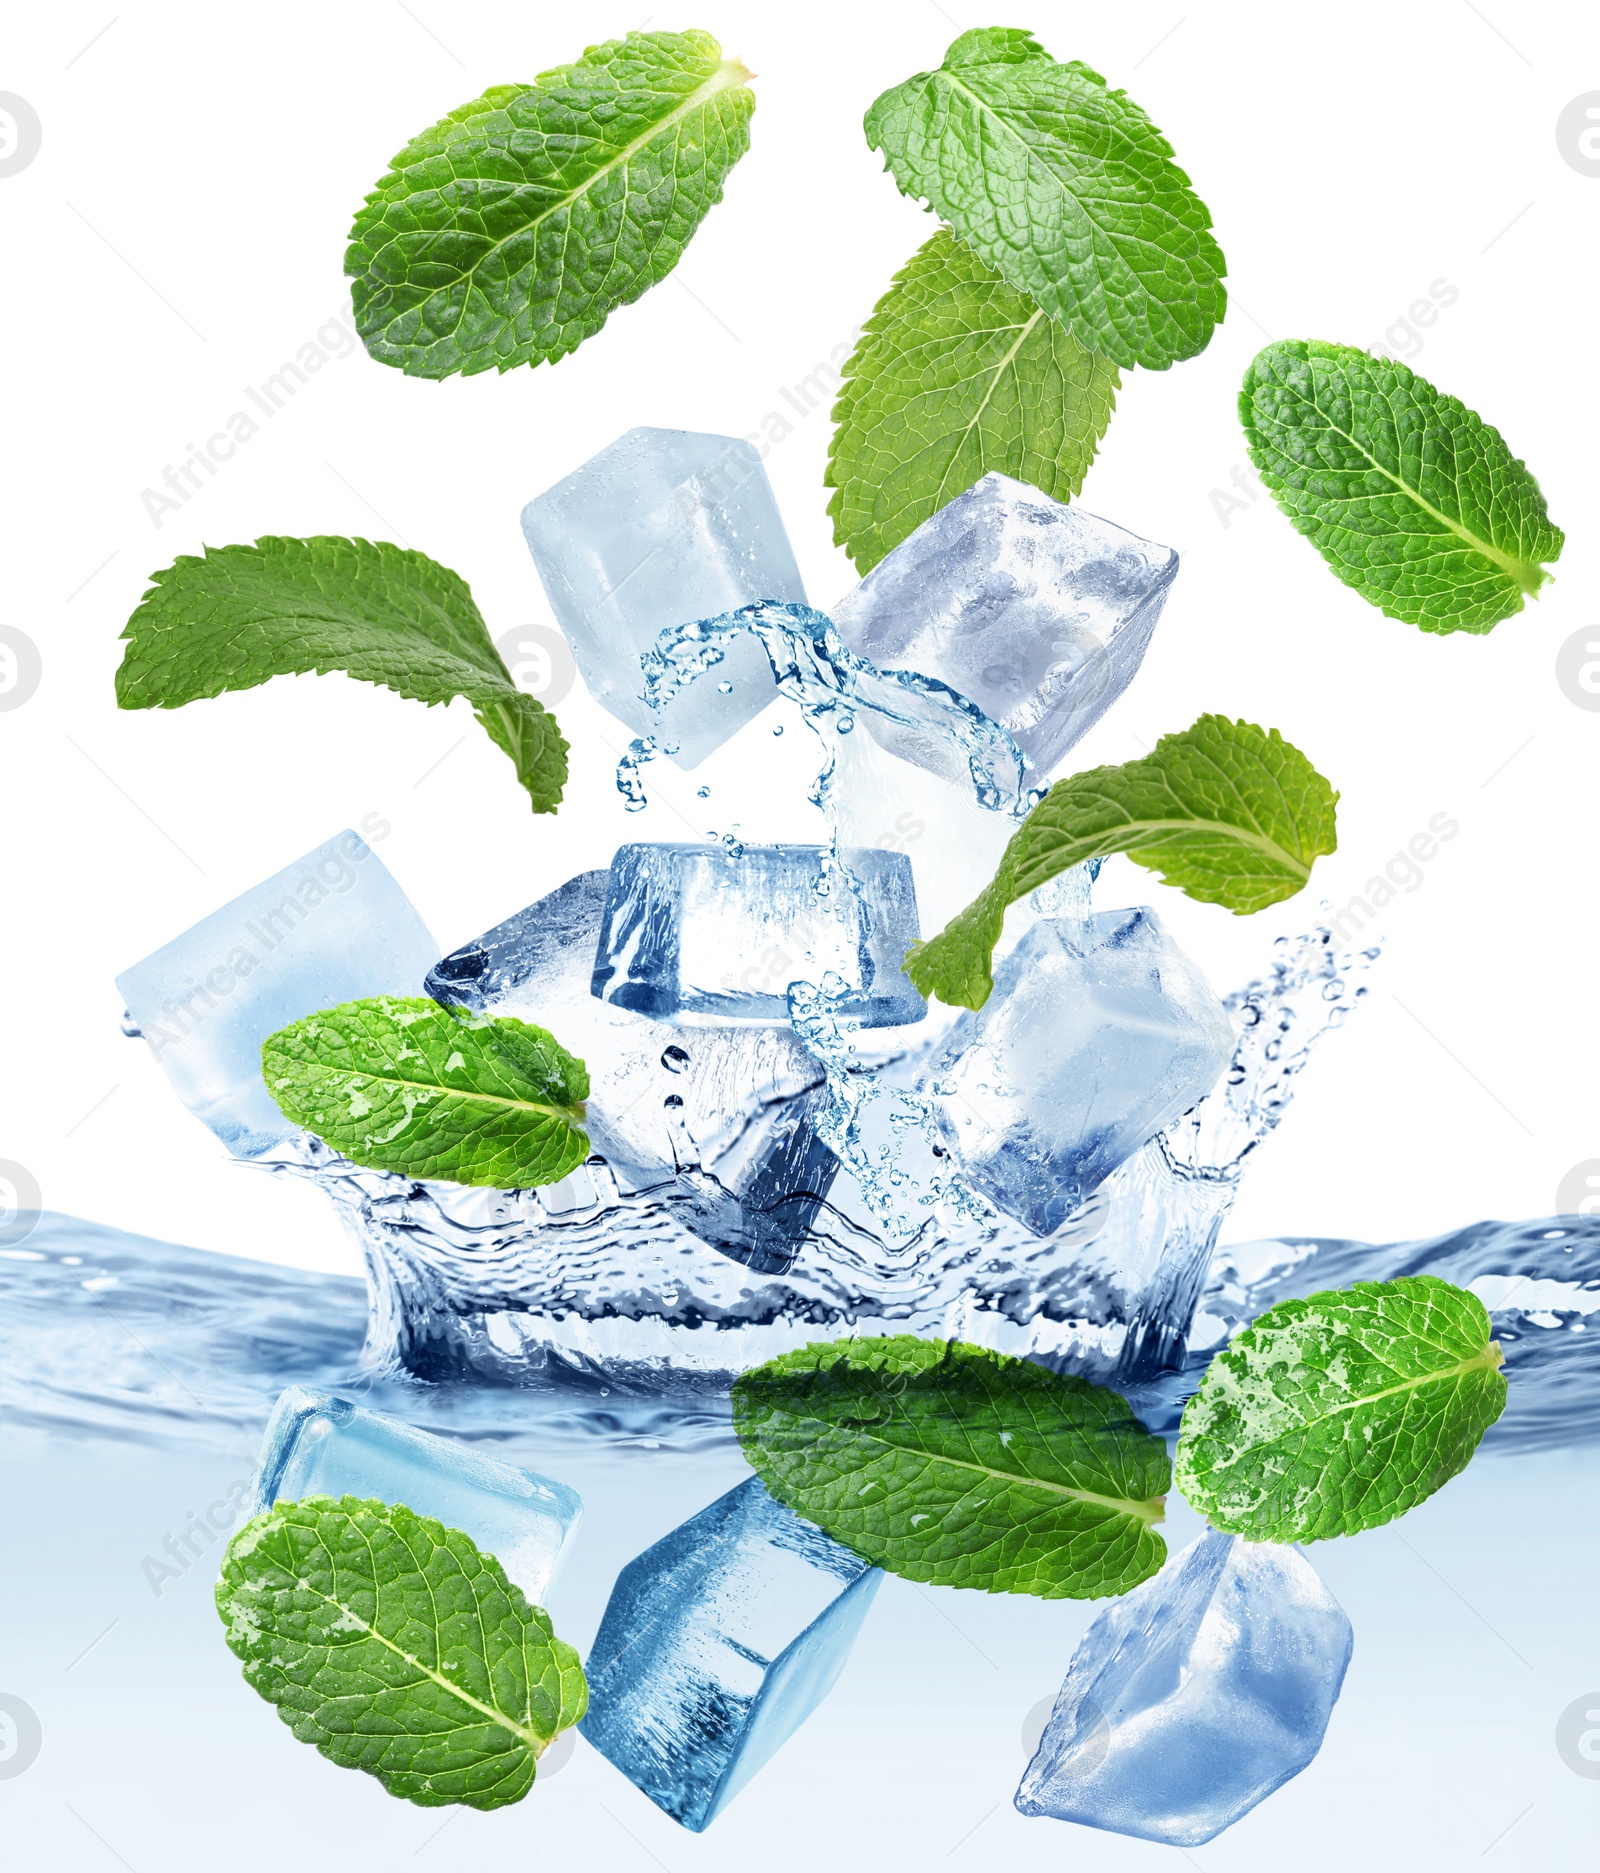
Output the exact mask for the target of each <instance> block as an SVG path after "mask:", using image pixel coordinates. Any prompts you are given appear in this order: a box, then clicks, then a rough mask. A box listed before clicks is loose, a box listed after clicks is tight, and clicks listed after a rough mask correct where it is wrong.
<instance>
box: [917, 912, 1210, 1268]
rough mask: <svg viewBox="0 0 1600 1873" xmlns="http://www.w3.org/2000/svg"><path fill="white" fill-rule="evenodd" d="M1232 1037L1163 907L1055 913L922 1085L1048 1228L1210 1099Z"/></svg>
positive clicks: (980, 1168)
mask: <svg viewBox="0 0 1600 1873" xmlns="http://www.w3.org/2000/svg"><path fill="white" fill-rule="evenodd" d="M1233 1039H1234V1037H1233V1026H1232V1023H1231V1022H1230V1021H1229V1020H1228V1016H1227V1011H1226V1010H1225V1009H1224V1008H1223V1006H1222V1003H1221V1002H1220V1001H1219V1000H1218V999H1217V997H1216V995H1215V994H1214V993H1213V991H1212V990H1211V988H1210V987H1209V985H1208V984H1207V982H1206V980H1205V978H1204V976H1202V975H1201V973H1200V971H1199V970H1198V969H1197V968H1196V967H1195V965H1194V964H1193V963H1192V962H1191V961H1190V960H1189V958H1188V957H1187V956H1185V955H1184V954H1183V952H1182V951H1181V950H1180V949H1179V948H1178V946H1177V945H1176V944H1175V943H1174V942H1173V941H1172V940H1171V938H1170V937H1168V935H1167V933H1166V932H1165V931H1164V930H1163V929H1162V927H1161V924H1160V922H1159V920H1158V919H1157V917H1156V914H1155V912H1154V911H1152V910H1120V911H1101V912H1098V913H1097V914H1095V915H1094V916H1092V917H1090V918H1088V919H1087V921H1083V920H1080V919H1073V920H1064V919H1056V918H1046V919H1044V920H1042V921H1041V922H1039V923H1037V924H1035V925H1034V927H1033V928H1032V929H1031V930H1030V931H1029V932H1028V933H1027V935H1026V936H1025V937H1023V939H1022V941H1021V942H1020V943H1019V944H1018V945H1017V947H1016V948H1015V949H1014V950H1013V951H1012V952H1011V954H1010V955H1009V956H1008V957H1007V958H1006V960H1005V961H1004V962H1003V963H1002V964H1001V965H1000V967H999V969H998V970H997V971H996V972H995V982H994V989H993V992H992V993H991V994H990V996H989V999H988V1001H987V1002H985V1003H984V1005H983V1007H982V1008H981V1009H979V1010H978V1012H977V1013H976V1014H973V1013H967V1014H964V1015H962V1017H961V1018H960V1020H959V1021H957V1022H956V1024H955V1025H954V1027H952V1029H951V1030H950V1036H949V1041H948V1043H947V1046H946V1049H945V1051H944V1053H943V1055H942V1056H941V1057H940V1058H939V1060H938V1061H937V1063H936V1065H935V1066H934V1068H933V1070H932V1073H931V1074H930V1076H929V1079H928V1081H927V1085H928V1087H929V1090H931V1091H932V1092H933V1093H934V1094H935V1096H936V1098H937V1099H938V1102H939V1113H940V1118H941V1122H942V1124H943V1127H944V1130H945V1132H946V1134H947V1136H948V1138H949V1140H950V1142H951V1143H952V1144H953V1145H954V1147H955V1149H956V1152H957V1155H958V1156H959V1158H960V1160H961V1165H962V1168H963V1170H964V1171H965V1173H966V1176H967V1177H968V1179H969V1180H970V1181H971V1182H972V1183H973V1184H975V1185H976V1186H977V1188H978V1189H979V1190H981V1191H982V1192H983V1194H984V1195H985V1196H986V1197H988V1198H989V1200H990V1201H991V1202H992V1203H994V1204H995V1206H996V1207H997V1208H998V1209H1001V1210H1004V1211H1005V1213H1006V1214H1007V1215H1008V1216H1014V1217H1016V1219H1017V1220H1018V1221H1019V1222H1022V1223H1026V1224H1027V1226H1028V1227H1029V1228H1030V1229H1032V1230H1034V1231H1035V1232H1036V1233H1037V1234H1039V1235H1041V1236H1047V1235H1051V1234H1053V1233H1054V1231H1055V1230H1057V1229H1059V1228H1060V1227H1061V1225H1062V1224H1063V1223H1064V1222H1065V1221H1066V1220H1067V1218H1068V1216H1070V1215H1071V1213H1072V1212H1073V1211H1074V1210H1075V1209H1077V1207H1078V1205H1079V1204H1080V1203H1082V1202H1083V1201H1084V1199H1085V1198H1086V1197H1088V1196H1089V1195H1090V1194H1091V1193H1092V1192H1093V1191H1094V1190H1095V1189H1096V1188H1097V1186H1098V1185H1099V1184H1100V1183H1102V1182H1103V1181H1104V1179H1105V1178H1107V1177H1109V1176H1110V1175H1111V1173H1112V1172H1113V1171H1114V1170H1115V1169H1116V1168H1117V1166H1118V1165H1119V1164H1121V1163H1122V1162H1123V1161H1124V1160H1125V1159H1127V1158H1130V1157H1132V1155H1133V1154H1134V1152H1135V1151H1137V1150H1138V1149H1139V1147H1140V1146H1141V1145H1142V1144H1144V1143H1145V1142H1146V1141H1147V1140H1149V1139H1151V1138H1153V1137H1155V1135H1156V1133H1157V1132H1159V1131H1163V1130H1164V1129H1165V1128H1166V1127H1167V1126H1168V1125H1170V1124H1171V1123H1172V1121H1173V1120H1174V1119H1176V1118H1179V1117H1181V1116H1182V1114H1183V1113H1185V1112H1187V1111H1188V1110H1189V1108H1190V1107H1191V1106H1193V1105H1195V1104H1197V1103H1198V1102H1199V1101H1200V1100H1201V1099H1203V1098H1204V1097H1205V1095H1206V1094H1207V1093H1208V1092H1209V1091H1210V1090H1211V1088H1212V1087H1213V1086H1214V1085H1215V1084H1216V1082H1217V1080H1218V1078H1219V1077H1220V1076H1221V1074H1222V1072H1223V1071H1224V1069H1225V1068H1226V1067H1227V1065H1228V1062H1229V1060H1230V1059H1231V1058H1232V1057H1233Z"/></svg>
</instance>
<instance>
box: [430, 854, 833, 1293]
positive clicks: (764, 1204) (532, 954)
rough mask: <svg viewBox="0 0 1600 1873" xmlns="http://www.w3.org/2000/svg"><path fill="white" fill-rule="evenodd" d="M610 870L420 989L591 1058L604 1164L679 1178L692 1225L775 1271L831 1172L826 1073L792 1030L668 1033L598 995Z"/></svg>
mask: <svg viewBox="0 0 1600 1873" xmlns="http://www.w3.org/2000/svg"><path fill="white" fill-rule="evenodd" d="M609 880H610V873H609V872H605V871H589V872H581V873H580V874H579V875H578V876H577V877H576V878H571V879H569V880H568V881H567V882H566V883H565V884H564V885H562V886H561V887H560V889H559V890H556V891H552V892H551V893H550V895H549V896H548V897H544V898H541V899H540V900H539V901H538V902H537V903H536V904H530V905H529V906H528V908H527V909H526V910H523V911H519V912H518V913H517V915H516V916H515V917H511V918H508V919H507V920H506V922H504V923H502V924H499V925H497V926H496V927H495V928H494V929H493V930H490V931H487V932H486V933H485V934H484V935H483V936H481V937H479V938H478V939H477V941H476V942H474V943H469V944H467V945H466V946H465V947H464V948H462V949H459V950H457V951H456V952H455V953H454V954H453V955H450V956H446V957H445V958H444V959H443V960H442V961H441V962H439V963H438V964H436V965H435V967H434V968H433V969H432V970H431V971H430V972H429V975H428V982H427V987H428V993H429V994H430V995H432V996H433V997H434V999H435V1000H436V1001H441V1002H446V1003H454V1004H456V1005H459V1006H462V1007H467V1008H472V1009H475V1010H477V1011H479V1012H494V1013H497V1014H509V1015H516V1016H519V1017H520V1018H521V1019H523V1020H525V1021H532V1022H535V1023H537V1024H538V1025H539V1026H540V1027H544V1028H548V1029H549V1031H550V1032H551V1033H552V1034H554V1035H555V1037H556V1039H557V1040H559V1041H560V1042H561V1044H562V1045H563V1046H564V1047H567V1048H570V1049H571V1051H572V1052H573V1053H575V1054H577V1055H578V1056H579V1058H580V1059H582V1060H583V1061H584V1062H585V1064H586V1065H587V1066H588V1068H589V1077H590V1088H591V1090H590V1097H589V1105H588V1119H587V1124H586V1129H587V1131H588V1134H589V1139H590V1142H591V1144H592V1145H593V1146H594V1149H595V1150H596V1151H597V1152H598V1153H599V1154H600V1156H602V1157H603V1158H605V1159H606V1161H607V1163H608V1164H610V1165H611V1167H612V1169H613V1171H614V1172H617V1173H619V1174H620V1175H621V1177H622V1179H623V1181H624V1182H625V1183H627V1184H631V1185H633V1186H635V1187H640V1186H648V1185H650V1184H652V1183H659V1182H660V1181H662V1179H664V1178H666V1179H672V1178H678V1188H676V1189H675V1191H674V1200H675V1207H676V1208H677V1210H678V1214H679V1215H680V1216H681V1217H682V1218H683V1220H684V1221H685V1222H686V1223H687V1224H688V1226H689V1227H690V1228H691V1229H693V1230H694V1231H695V1233H696V1234H698V1235H700V1236H701V1237H702V1238H703V1239H704V1240H705V1241H707V1242H710V1243H712V1244H713V1246H715V1247H717V1248H719V1249H722V1250H723V1251H724V1252H725V1253H727V1254H730V1255H732V1256H733V1257H734V1258H735V1259H736V1260H739V1261H743V1262H746V1263H748V1264H749V1265H750V1266H751V1267H753V1268H755V1269H757V1270H758V1271H762V1272H774V1271H779V1270H782V1269H784V1268H786V1267H787V1266H788V1265H789V1263H790V1261H791V1260H792V1259H793V1255H794V1251H795V1249H796V1247H797V1246H798V1244H799V1242H800V1241H801V1240H802V1239H803V1237H804V1235H805V1232H806V1229H807V1227H808V1226H809V1224H810V1223H811V1221H812V1219H813V1217H814V1216H815V1215H816V1213H817V1209H818V1206H819V1205H820V1203H821V1201H822V1198H823V1196H824V1195H825V1194H826V1192H827V1190H828V1187H829V1185H830V1184H831V1183H832V1182H833V1179H834V1176H835V1174H836V1173H837V1171H838V1168H839V1164H838V1160H837V1159H836V1158H835V1157H834V1155H833V1153H832V1152H831V1151H830V1150H829V1149H828V1147H827V1146H826V1145H825V1144H823V1142H822V1140H821V1138H820V1137H819V1136H818V1133H817V1123H818V1121H819V1119H820V1118H821V1116H822V1114H823V1113H824V1112H825V1111H826V1108H827V1093H826V1091H825V1090H824V1087H823V1075H822V1069H821V1068H820V1067H819V1066H818V1065H817V1063H816V1061H815V1060H813V1059H812V1057H811V1055H810V1054H809V1053H807V1052H806V1050H805V1048H804V1047H802V1046H801V1044H800V1042H799V1041H798V1040H797V1039H796V1038H795V1035H794V1033H793V1032H792V1031H791V1030H790V1029H789V1028H788V1027H731V1026H722V1027H698V1028H691V1027H667V1026H665V1025H664V1024H663V1023H661V1022H659V1021H652V1020H650V1019H649V1018H648V1017H647V1016H645V1015H642V1014H634V1013H631V1012H630V1011H629V1010H627V1009H625V1008H618V1007H614V1006H613V1005H612V1004H611V1003H609V1002H604V1001H600V1000H597V999H596V997H595V996H594V995H593V994H591V993H590V984H591V980H592V977H593V974H594V967H595V955H596V951H597V949H598V946H599V942H600V927H601V919H602V916H603V913H604V910H605V905H606V897H607V890H608V885H609ZM696 1168H698V1171H699V1173H700V1174H699V1175H687V1176H681V1177H680V1176H679V1173H688V1172H692V1171H693V1170H695V1169H696Z"/></svg>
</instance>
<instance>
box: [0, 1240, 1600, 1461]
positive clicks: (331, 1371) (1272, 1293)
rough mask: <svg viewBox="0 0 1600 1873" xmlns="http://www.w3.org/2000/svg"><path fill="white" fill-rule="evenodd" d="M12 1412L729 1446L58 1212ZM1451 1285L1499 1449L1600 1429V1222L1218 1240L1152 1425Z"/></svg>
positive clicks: (178, 1437)
mask: <svg viewBox="0 0 1600 1873" xmlns="http://www.w3.org/2000/svg"><path fill="white" fill-rule="evenodd" d="M0 1257H3V1259H0V1318H3V1320H4V1322H5V1340H4V1349H3V1366H0V1408H3V1412H4V1418H5V1421H6V1422H7V1423H9V1424H11V1425H24V1426H31V1427H36V1428H46V1429H56V1430H62V1431H67V1432H75V1433H88V1434H93V1435H98V1436H105V1437H113V1438H126V1439H132V1440H134V1441H137V1442H141V1443H151V1444H162V1443H182V1444H201V1445H212V1446H215V1447H219V1448H227V1449H235V1448H237V1447H238V1445H239V1443H240V1441H241V1435H242V1436H243V1438H244V1440H245V1441H248V1440H249V1439H251V1438H253V1437H254V1435H255V1433H256V1431H257V1430H258V1429H259V1427H260V1426H261V1424H262V1423H264V1421H265V1419H266V1416H267V1412H268V1410H269V1408H270V1406H271V1404H272V1401H273V1399H274V1398H276V1396H277V1394H278V1392H279V1391H280V1390H281V1389H282V1388H283V1387H284V1386H285V1385H287V1384H289V1383H290V1382H291V1381H292V1382H296V1383H299V1384H303V1385H317V1386H325V1387H329V1388H333V1389H338V1390H341V1391H345V1392H351V1391H355V1392H359V1393H361V1394H363V1395H365V1396H367V1397H368V1398H369V1399H370V1401H371V1402H373V1403H375V1404H377V1405H379V1406H380V1407H382V1408H383V1409H386V1410H392V1411H395V1412H397V1413H399V1414H400V1415H402V1416H405V1417H407V1418H410V1419H413V1420H415V1421H417V1422H422V1423H427V1424H430V1425H432V1426H433V1427H434V1428H436V1429H442V1430H453V1431H456V1432H458V1433H460V1434H463V1435H466V1436H470V1437H479V1438H497V1439H503V1440H509V1441H513V1442H514V1441H515V1440H517V1439H518V1438H520V1437H524V1436H534V1435H536V1436H537V1438H538V1440H539V1442H540V1443H541V1445H543V1446H548V1445H549V1444H550V1443H551V1442H552V1441H556V1442H560V1441H567V1440H579V1441H593V1440H595V1439H604V1440H608V1441H614V1442H618V1443H633V1444H639V1445H643V1446H645V1447H652V1446H655V1445H659V1444H667V1445H670V1446H672V1447H673V1448H678V1449H683V1448H694V1447H701V1446H710V1445H714V1444H719V1443H726V1442H728V1441H729V1440H730V1438H731V1431H730V1430H729V1428H728V1419H727V1411H726V1408H725V1406H724V1405H723V1403H722V1402H721V1401H720V1400H717V1399H714V1398H709V1397H707V1398H701V1399H698V1400H697V1399H693V1398H684V1397H682V1396H678V1397H675V1398H673V1397H657V1398H654V1399H644V1398H631V1399H630V1398H624V1397H622V1396H621V1395H620V1394H616V1395H613V1396H609V1397H604V1398H603V1397H601V1396H599V1394H598V1393H597V1391H596V1390H595V1389H594V1388H589V1389H587V1390H585V1391H583V1392H579V1393H575V1392H571V1391H561V1390H552V1391H549V1392H546V1393H544V1394H534V1393H530V1392H528V1391H526V1390H514V1389H508V1388H504V1387H484V1386H480V1385H473V1384H431V1385H430V1384H426V1383H422V1382H419V1381H416V1380H411V1379H406V1378H404V1377H398V1376H394V1375H389V1376H384V1375H380V1374H374V1373H373V1372H371V1371H370V1370H369V1369H368V1368H366V1367H364V1366H363V1363H362V1349H363V1344H364V1342H365V1338H366V1334H367V1328H368V1309H367V1299H366V1295H365V1292H364V1290H363V1286H362V1284H361V1283H360V1282H359V1281H355V1280H351V1279H349V1278H347V1277H343V1276H337V1275H321V1274H309V1273H306V1272H303V1271H301V1270H298V1269H290V1268H280V1267H275V1266H273V1265H271V1264H269V1263H265V1262H250V1261H242V1260H239V1259H236V1258H234V1257H232V1256H226V1255H217V1254H213V1253H211V1252H210V1251H207V1250H203V1249H186V1248H179V1247H176V1246H174V1245H173V1244H171V1243H165V1242H155V1241H151V1240H150V1239H148V1238H146V1237H142V1236H133V1235H127V1234H124V1233H123V1232H122V1231H120V1230H115V1229H108V1228H105V1227H103V1226H101V1225H98V1224H94V1223H84V1222H78V1221H76V1220H74V1219H73V1218H71V1217H66V1216H54V1215H47V1216H44V1217H42V1218H41V1219H40V1221H39V1223H38V1225H37V1227H36V1228H35V1229H34V1230H33V1232H32V1234H31V1235H30V1236H29V1237H28V1239H27V1243H26V1245H25V1246H24V1247H21V1248H12V1249H7V1250H4V1251H0ZM1401 1274H1437V1275H1441V1276H1443V1277H1444V1278H1445V1279H1447V1280H1450V1281H1454V1282H1457V1283H1459V1284H1461V1285H1463V1286H1465V1287H1470V1288H1471V1289H1472V1290H1473V1292H1474V1293H1476V1294H1477V1295H1478V1296H1479V1297H1480V1298H1481V1299H1482V1300H1483V1301H1484V1303H1485V1305H1486V1306H1487V1307H1488V1308H1489V1310H1490V1313H1491V1315H1492V1316H1493V1320H1494V1330H1495V1335H1496V1337H1497V1338H1498V1339H1499V1341H1500V1343H1501V1345H1502V1346H1503V1347H1504V1349H1505V1354H1506V1367H1505V1370H1506V1375H1507V1377H1508V1379H1509V1381H1510V1397H1509V1403H1508V1405H1507V1409H1506V1412H1505V1415H1504V1417H1503V1418H1502V1419H1501V1420H1500V1422H1499V1424H1498V1425H1496V1426H1495V1428H1494V1429H1493V1430H1492V1431H1491V1433H1490V1441H1491V1442H1492V1443H1495V1444H1499V1445H1502V1446H1511V1447H1515V1448H1537V1447H1542V1446H1551V1445H1556V1444H1579V1443H1587V1442H1592V1441H1595V1440H1596V1439H1600V1218H1583V1219H1574V1218H1545V1219H1542V1220H1538V1221H1532V1222H1523V1223H1502V1222H1484V1223H1475V1224H1472V1225H1470V1226H1469V1227H1467V1228H1465V1229H1459V1230H1455V1231H1453V1232H1451V1233H1450V1234H1448V1235H1444V1236H1436V1237H1432V1238H1430V1239H1429V1240H1427V1241H1425V1242H1402V1243H1391V1244H1387V1245H1384V1246H1380V1247H1374V1246H1372V1245H1370V1244H1367V1243H1361V1242H1347V1241H1336V1240H1333V1241H1330V1240H1319V1239H1317V1238H1314V1237H1293V1238H1285V1239H1283V1240H1279V1241H1273V1242H1258V1243H1248V1244H1244V1245H1242V1246H1238V1247H1232V1248H1225V1249H1222V1250H1220V1251H1219V1252H1218V1253H1217V1254H1216V1255H1215V1257H1214V1258H1213V1259H1212V1262H1211V1265H1210V1269H1209V1274H1208V1276H1207V1279H1206V1282H1205V1285H1204V1288H1203V1291H1202V1293H1201V1296H1200V1301H1199V1306H1198V1309H1197V1311H1196V1315H1195V1327H1194V1333H1193V1336H1192V1339H1191V1342H1190V1344H1189V1346H1188V1348H1187V1349H1186V1350H1185V1353H1184V1355H1183V1365H1182V1369H1181V1370H1179V1371H1177V1372H1174V1373H1171V1374H1167V1375H1164V1376H1161V1377H1159V1378H1157V1379H1156V1380H1154V1381H1151V1382H1146V1383H1144V1384H1134V1385H1130V1386H1129V1387H1128V1390H1129V1394H1130V1396H1131V1397H1132V1399H1133V1401H1134V1404H1135V1406H1136V1408H1137V1409H1138V1410H1139V1411H1140V1412H1141V1413H1142V1415H1143V1416H1144V1417H1145V1419H1146V1421H1147V1422H1149V1423H1150V1424H1151V1425H1152V1427H1153V1428H1156V1429H1159V1430H1163V1431H1166V1432H1169V1433H1171V1432H1173V1431H1175V1430H1176V1423H1177V1413H1178V1411H1179V1409H1180V1408H1181V1404H1182V1401H1183V1399H1184V1398H1185V1397H1186V1396H1187V1395H1188V1393H1189V1392H1191V1391H1192V1390H1193V1388H1194V1386H1195V1385H1196V1384H1197V1383H1198V1382H1199V1378H1200V1374H1201V1372H1202V1371H1203V1369H1204V1366H1205V1363H1206V1361H1207V1360H1208V1359H1209V1358H1210V1357H1211V1355H1212V1354H1213V1353H1214V1352H1216V1350H1217V1349H1218V1348H1219V1347H1220V1346H1222V1345H1223V1344H1225V1343H1226V1341H1227V1338H1228V1336H1229V1335H1230V1334H1231V1333H1233V1332H1236V1331H1237V1330H1238V1329H1239V1328H1240V1327H1241V1326H1243V1325H1246V1324H1247V1323H1248V1322H1249V1321H1250V1320H1252V1319H1253V1318H1254V1317H1255V1315H1256V1314H1257V1313H1259V1312H1260V1311H1261V1310H1262V1309H1263V1308H1264V1307H1267V1306H1270V1305H1271V1304H1272V1303H1273V1302H1274V1301H1276V1300H1279V1299H1282V1298H1283V1297H1285V1296H1287V1295H1291V1294H1307V1293H1311V1292H1314V1291H1315V1290H1316V1289H1318V1288H1326V1287H1338V1286H1342V1285H1344V1284H1346V1283H1348V1282H1350V1281H1355V1280H1387V1279H1390V1278H1392V1277H1393V1276H1395V1275H1401Z"/></svg>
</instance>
